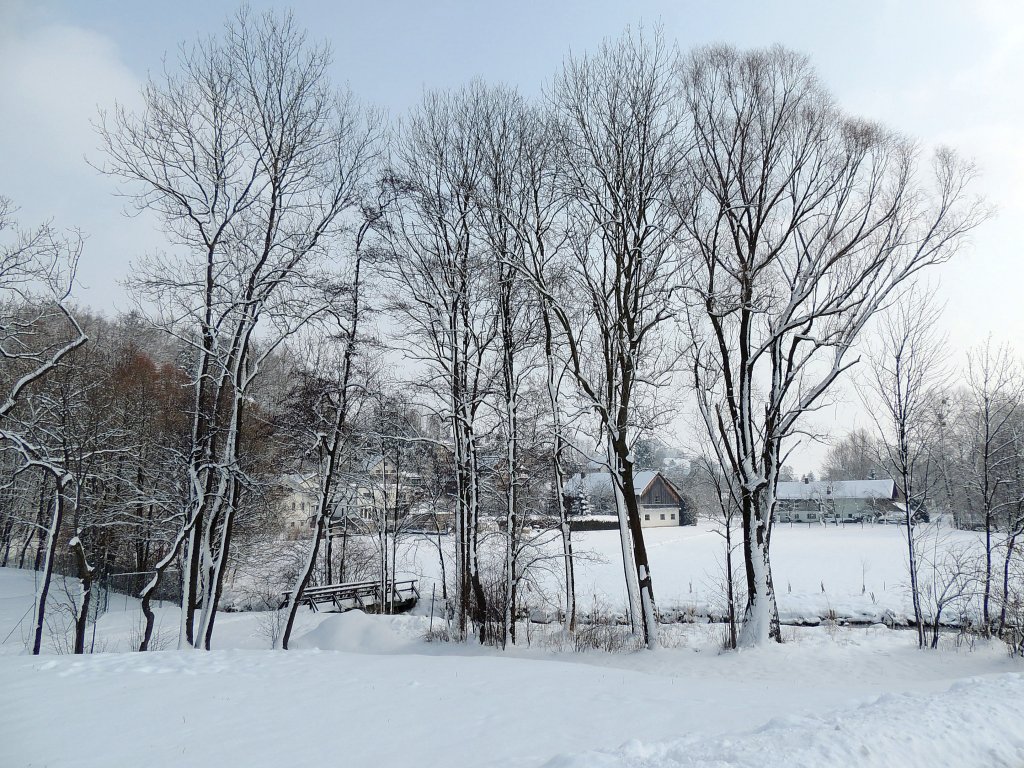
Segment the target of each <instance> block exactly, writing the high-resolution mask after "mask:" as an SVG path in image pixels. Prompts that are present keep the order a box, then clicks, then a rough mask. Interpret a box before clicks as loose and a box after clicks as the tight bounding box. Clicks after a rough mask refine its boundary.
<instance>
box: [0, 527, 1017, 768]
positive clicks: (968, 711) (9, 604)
mask: <svg viewBox="0 0 1024 768" xmlns="http://www.w3.org/2000/svg"><path fill="white" fill-rule="evenodd" d="M656 533H657V532H656ZM665 533H666V534H669V533H676V534H677V535H681V534H680V533H678V532H674V531H666V532H665ZM685 533H686V534H687V535H686V536H684V539H685V540H687V541H690V540H693V539H696V538H697V537H699V535H700V534H699V532H694V531H692V530H690V531H686V532H685ZM879 535H883V536H884V535H886V534H882V533H881V532H879ZM656 538H657V537H656V536H655V537H652V539H656ZM784 541H785V539H783V538H782V537H779V539H778V542H779V544H780V552H785V551H786V549H785V544H784V543H783V542H784ZM791 541H792V540H791ZM655 551H658V549H657V548H656V549H655ZM819 556H820V557H824V555H815V557H819ZM655 562H656V563H657V562H658V560H655ZM602 567H603V566H602ZM608 567H611V566H610V565H609V566H608ZM780 567H782V566H781V564H780ZM680 568H681V570H680V573H684V574H685V573H686V569H685V568H683V567H682V566H680ZM664 570H666V571H667V570H668V565H667V563H666V564H665V568H664ZM783 572H784V571H783ZM854 575H856V574H854ZM665 576H666V577H667V576H668V574H667V573H666V574H665ZM595 578H598V579H599V578H600V576H599V574H598V573H595ZM783 578H786V577H783ZM856 580H857V581H858V584H859V575H857V579H856ZM795 589H796V585H794V590H795ZM32 592H33V574H32V573H31V572H25V571H15V570H11V569H0V639H3V638H5V637H7V640H6V641H5V642H4V644H3V645H2V646H0V690H2V691H3V694H4V695H3V696H2V697H0V766H4V768H15V767H18V766H51V767H53V768H56V767H58V766H97V767H98V766H103V767H104V768H110V767H115V768H119V767H120V766H125V767H129V766H132V767H134V766H152V767H160V768H162V767H164V766H167V767H170V766H181V765H198V766H244V767H245V768H259V767H261V766H267V767H268V768H269V767H271V766H273V767H274V768H281V766H321V765H341V766H374V767H378V766H379V767H380V768H390V767H394V768H406V767H409V766H417V767H418V766H434V765H437V766H442V765H443V766H451V767H453V768H461V767H462V766H466V767H469V766H473V767H475V766H559V767H562V768H583V767H585V766H586V767H589V766H620V767H622V768H625V767H627V766H628V767H629V768H640V767H641V766H647V767H651V768H653V767H654V766H735V767H736V768H740V767H744V766H757V767H758V768H769V767H770V766H808V767H810V766H929V767H931V766H946V765H956V766H978V767H979V768H980V767H981V766H1006V767H1010V766H1016V767H1019V766H1022V765H1024V725H1022V724H1021V719H1020V714H1019V713H1020V711H1021V708H1022V707H1024V677H1022V676H1021V672H1024V667H1022V666H1021V664H1020V663H1019V661H1014V660H1011V659H1009V658H1008V657H1007V656H1006V653H1005V651H1004V650H1003V649H1002V647H1001V646H1000V645H998V644H981V643H979V644H977V645H976V646H975V647H974V648H973V650H971V649H968V648H967V647H966V646H963V645H958V644H957V643H955V642H954V640H953V635H950V636H949V637H948V639H947V640H946V642H944V643H943V647H942V648H940V650H938V651H936V652H921V651H918V650H916V649H915V648H914V647H913V642H914V637H913V633H911V632H905V631H898V630H890V629H885V628H882V627H871V628H835V627H831V628H825V627H813V628H797V627H792V628H787V629H786V631H785V633H786V638H787V643H786V644H785V645H783V646H776V647H770V648H765V649H761V650H756V651H744V652H741V653H721V652H720V651H719V645H720V627H716V626H709V625H706V624H688V625H674V626H672V627H669V628H667V633H668V635H669V636H668V638H667V639H668V640H669V644H670V645H671V646H672V647H668V648H664V649H662V650H659V651H657V652H654V653H651V652H637V653H620V654H609V653H604V652H599V651H591V652H587V653H572V652H568V651H559V650H555V649H554V645H553V644H551V643H544V642H543V641H542V640H541V638H540V637H539V636H538V635H536V634H535V635H534V637H533V642H532V644H531V647H530V648H519V649H516V650H514V651H511V652H506V653H502V652H499V651H495V650H491V649H481V648H477V647H472V646H469V647H467V646H457V645H448V644H438V643H428V642H426V641H425V640H424V639H423V637H424V634H425V632H426V629H427V625H428V623H429V621H430V620H429V618H428V617H425V616H421V615H416V616H396V617H380V616H366V615H363V614H361V613H358V612H353V613H348V614H344V615H337V614H316V615H314V614H310V613H308V612H303V614H301V626H300V627H299V628H298V630H297V633H296V636H295V639H294V640H293V648H294V650H291V651H287V652H273V651H268V650H263V649H265V648H267V646H268V643H269V639H268V638H269V636H268V629H267V627H268V617H269V614H265V613H235V614H227V613H225V614H222V615H221V616H220V618H219V619H218V623H217V629H216V632H215V641H216V642H215V646H216V647H217V649H218V650H215V651H212V652H209V653H205V652H199V651H182V652H178V651H171V650H165V651H161V652H156V653H148V654H137V653H123V652H122V653H117V652H111V651H116V650H123V649H126V648H128V647H130V645H131V643H132V642H134V639H135V633H136V632H137V629H136V628H137V619H138V614H137V611H136V604H135V602H134V601H133V600H131V599H128V598H125V599H124V603H123V608H124V610H120V611H117V610H113V609H112V610H111V611H110V612H108V613H107V614H105V615H104V616H103V617H102V618H101V620H100V622H99V627H98V631H97V638H98V639H97V647H98V648H102V649H104V650H106V651H108V652H106V653H97V654H95V655H91V656H84V657H82V656H79V657H74V656H68V655H56V654H52V653H51V654H49V655H46V656H43V657H35V658H34V657H31V656H26V655H24V654H23V652H22V637H21V634H22V632H21V631H20V630H19V629H18V628H17V624H18V622H19V621H20V617H21V616H22V615H23V614H24V612H25V611H26V609H27V608H28V607H29V606H30V604H31V596H32ZM794 594H795V592H794ZM112 606H113V603H112ZM160 615H161V623H162V625H163V627H164V628H165V632H164V634H163V639H164V641H165V642H170V632H168V631H166V628H167V627H173V626H174V625H175V622H176V611H175V610H174V609H172V608H170V607H166V608H164V609H163V610H162V611H161V614H160ZM8 635H10V636H9V637H8ZM54 724H58V725H57V726H56V727H55V726H54Z"/></svg>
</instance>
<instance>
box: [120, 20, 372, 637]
mask: <svg viewBox="0 0 1024 768" xmlns="http://www.w3.org/2000/svg"><path fill="white" fill-rule="evenodd" d="M329 62H330V56H329V53H328V50H327V48H326V46H323V45H319V46H317V45H311V44H310V43H308V42H307V39H306V35H305V33H304V32H302V31H301V30H299V29H298V28H297V27H296V25H295V22H294V20H293V19H292V17H291V16H290V15H287V14H286V15H283V16H276V15H274V14H272V13H267V14H264V15H262V16H258V17H254V16H252V15H251V14H250V13H249V12H248V11H247V10H246V9H243V10H242V11H240V12H239V13H238V14H236V16H235V17H234V18H233V19H231V20H229V21H228V23H227V25H226V27H225V30H224V34H223V37H222V38H221V39H209V40H205V41H203V42H200V43H197V44H196V45H194V46H192V47H191V48H188V47H185V48H183V49H182V51H181V54H180V56H179V61H178V68H177V70H174V71H169V72H167V73H166V74H165V75H164V77H163V78H162V79H161V80H160V81H155V80H151V81H150V82H149V83H148V84H147V85H146V86H145V88H144V90H143V99H144V102H145V110H144V111H143V112H142V113H141V114H139V115H133V114H130V113H129V112H127V111H126V110H125V109H123V108H120V107H119V108H118V109H117V110H116V111H115V112H114V113H113V114H112V115H103V116H102V121H101V126H100V133H101V137H102V139H103V142H104V145H105V149H106V154H107V159H108V163H107V165H106V167H105V168H104V170H105V171H106V172H107V173H109V174H111V175H113V176H114V177H116V178H119V179H121V180H123V181H125V182H126V183H127V184H128V185H129V188H130V190H131V192H130V193H131V195H132V199H133V201H134V203H135V204H136V206H137V207H138V208H140V209H151V210H154V211H156V212H157V213H158V214H159V215H160V216H161V217H162V218H163V220H164V222H165V228H166V231H167V232H168V234H169V237H170V241H171V244H172V246H173V247H174V251H173V252H172V255H170V256H159V257H153V258H150V259H149V260H148V261H147V262H145V263H143V264H141V265H138V267H137V269H136V277H135V286H136V289H137V291H138V292H139V294H140V296H141V297H142V298H143V299H144V300H147V301H148V302H150V303H151V304H152V305H154V306H156V307H157V308H158V311H159V315H158V317H157V318H156V320H157V322H158V323H159V324H160V325H161V327H163V328H164V329H165V330H167V331H168V332H169V333H171V334H174V335H175V336H176V337H177V338H179V339H181V340H182V341H184V342H185V343H187V344H189V345H190V346H191V348H192V349H193V351H194V360H193V362H192V364H191V366H190V375H191V380H192V388H193V397H192V400H193V404H192V409H193V424H192V446H191V452H190V456H189V460H188V481H187V484H188V488H189V495H188V499H187V502H186V504H185V507H184V509H183V510H182V513H181V525H180V529H179V533H178V536H177V537H176V540H175V541H174V542H173V544H172V546H171V547H170V548H169V550H168V552H167V553H166V555H165V556H164V558H163V559H162V560H161V561H160V562H159V563H158V564H157V576H156V577H155V578H154V579H153V581H152V582H151V583H150V584H149V585H148V586H147V588H146V589H145V590H144V592H143V598H144V600H145V599H146V598H148V597H149V595H150V594H151V593H152V591H153V590H154V589H155V588H156V585H157V584H158V582H159V579H160V575H161V574H162V573H163V571H164V570H165V569H166V568H167V567H168V566H169V565H170V563H171V562H173V561H174V560H175V558H177V557H178V554H179V552H180V551H181V549H182V547H184V548H185V550H186V553H187V554H186V556H185V558H184V564H185V578H184V584H185V595H184V597H183V604H182V617H181V626H180V631H179V645H185V644H192V645H195V646H197V647H199V646H203V647H207V648H208V647H209V644H210V636H211V633H212V631H213V625H214V619H215V617H216V608H217V603H218V599H219V596H220V592H221V589H222V586H223V579H224V571H225V564H226V562H227V554H228V551H229V546H230V541H231V530H232V524H233V521H234V518H235V512H236V510H237V507H238V504H239V503H240V500H241V496H242V494H243V493H244V487H245V484H246V483H245V478H244V477H243V476H242V473H241V472H240V471H239V449H240V438H241V425H242V422H243V416H244V411H245V409H246V403H247V391H248V389H249V388H250V386H251V385H252V382H253V381H254V379H255V378H256V377H257V376H258V375H259V373H260V367H261V363H262V362H264V361H265V360H266V358H267V356H268V355H270V354H272V353H273V352H274V350H276V349H277V348H278V347H279V345H280V344H281V343H282V342H283V341H284V340H285V339H287V338H288V337H289V336H290V335H291V334H293V333H294V332H295V331H296V330H297V329H299V328H301V327H302V325H303V324H304V323H305V321H306V320H307V318H309V317H310V316H313V315H315V314H317V313H319V312H321V311H323V310H324V309H325V308H326V307H328V306H330V305H331V303H332V302H333V301H334V300H335V299H336V296H334V295H332V291H331V289H332V286H333V285H334V284H333V282H332V281H331V280H330V277H329V273H328V272H326V268H325V263H324V262H325V259H326V258H327V256H328V253H329V248H330V244H331V241H332V238H333V237H334V235H335V234H336V232H337V231H338V230H339V228H340V227H341V225H342V223H343V220H344V219H343V215H344V213H345V212H346V211H348V210H351V209H352V208H353V206H354V205H355V204H356V203H357V202H358V201H359V199H360V194H361V187H362V185H363V184H364V182H365V180H366V178H367V175H368V173H369V172H370V171H371V170H372V167H373V163H374V161H375V159H376V157H377V154H378V151H379V150H378V144H377V138H378V133H379V131H378V127H377V126H378V120H377V118H376V116H375V115H374V114H373V113H369V112H367V111H365V110H363V109H361V108H360V107H359V106H358V105H357V104H356V102H355V100H354V99H353V98H352V97H351V95H348V94H340V95H339V94H338V93H337V92H336V91H334V90H333V89H332V87H331V84H330V82H329V80H328V76H327V67H328V64H329ZM257 337H259V341H260V343H259V344H258V345H257V344H254V339H256V338H257ZM200 607H201V610H200V612H199V615H198V618H197V616H196V613H197V609H198V608H200ZM148 624H149V625H150V628H151V625H152V621H149V622H148ZM148 634H149V633H148V632H147V635H148Z"/></svg>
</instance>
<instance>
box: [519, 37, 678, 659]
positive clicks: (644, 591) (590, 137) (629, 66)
mask: <svg viewBox="0 0 1024 768" xmlns="http://www.w3.org/2000/svg"><path fill="white" fill-rule="evenodd" d="M674 62H675V54H674V50H673V49H672V48H671V47H670V46H669V45H668V44H667V43H666V42H665V41H664V39H663V38H662V37H661V35H660V33H657V32H656V33H654V34H653V35H650V36H645V35H644V34H642V33H638V32H633V31H627V32H626V33H625V34H624V35H623V36H622V37H621V38H619V39H617V40H608V41H605V42H604V43H603V44H602V45H601V48H600V50H599V51H598V53H597V54H595V55H593V56H581V57H578V58H576V57H570V58H569V59H568V60H567V61H566V62H565V64H564V66H563V70H562V72H561V74H560V75H559V76H558V78H556V81H555V84H554V87H553V89H552V92H551V97H550V98H551V104H552V109H553V110H554V113H555V118H556V120H557V126H558V128H557V130H558V142H559V149H560V153H559V156H558V159H557V162H558V163H559V164H560V165H561V166H562V171H563V173H562V176H561V177H560V181H559V183H560V185H561V187H562V191H563V194H564V195H565V196H566V198H567V200H568V201H569V205H568V208H567V211H566V217H567V219H568V221H569V224H568V230H569V232H570V234H571V238H572V240H571V244H570V247H569V249H568V250H569V254H570V255H569V257H568V258H567V259H566V264H565V271H564V273H563V274H562V275H561V276H560V277H561V280H562V281H563V290H562V291H561V292H560V293H556V292H555V291H554V290H553V289H552V277H551V276H550V275H548V276H546V277H545V279H544V282H539V285H540V288H541V291H542V295H543V297H544V300H545V301H546V305H547V310H548V314H549V316H550V317H552V318H554V320H555V322H556V323H557V325H558V327H559V331H560V334H559V335H560V336H561V341H562V344H563V345H564V349H563V350H561V356H562V357H563V359H565V361H566V363H567V368H568V371H569V372H570V374H571V377H572V380H573V382H574V384H575V385H576V388H577V390H578V391H579V393H580V396H581V398H582V401H583V403H584V404H585V407H586V408H588V409H589V410H591V411H592V413H593V415H594V417H595V419H596V421H597V423H598V425H599V430H600V435H601V442H602V443H603V444H604V454H605V463H606V465H607V468H608V471H609V473H610V474H611V476H612V481H613V486H614V489H615V497H616V509H617V511H618V515H619V533H620V540H621V546H622V557H623V566H624V569H625V576H626V585H627V595H628V597H629V609H630V620H631V623H632V628H633V631H634V633H635V634H636V635H637V637H639V638H640V639H641V640H642V642H643V643H645V644H646V645H647V646H648V647H650V648H654V647H656V646H657V643H658V632H657V612H656V607H655V601H654V588H653V581H652V577H651V570H650V563H649V560H648V557H647V549H646V546H645V544H644V535H643V529H642V527H641V522H640V513H639V509H638V505H637V500H636V489H635V487H634V483H633V464H634V461H633V459H634V457H633V448H634V443H635V441H636V439H637V438H638V436H639V435H640V434H643V433H644V432H646V431H648V430H649V429H650V428H651V427H652V425H653V424H654V423H656V422H657V421H658V418H659V414H658V408H657V405H656V399H657V395H658V391H659V389H660V388H662V387H664V386H665V385H666V384H667V383H668V381H669V380H670V377H671V371H672V368H673V365H674V362H675V357H674V355H673V353H672V350H673V345H672V344H671V343H669V342H668V340H667V338H666V333H667V327H668V321H669V320H670V319H671V318H672V316H673V312H674V310H675V308H676V307H675V296H676V291H677V287H678V285H677V278H678V268H679V258H678V254H679V251H678V249H677V247H676V235H677V234H678V232H679V216H678V213H677V204H676V203H677V198H678V196H679V180H680V177H681V174H680V168H681V159H682V154H683V151H684V149H683V143H682V136H681V135H680V130H679V129H680V121H679V113H678V110H677V102H676V100H675V91H674V84H673V82H672V68H673V66H674ZM566 296H569V297H572V298H573V300H572V303H569V302H568V301H564V300H560V297H566Z"/></svg>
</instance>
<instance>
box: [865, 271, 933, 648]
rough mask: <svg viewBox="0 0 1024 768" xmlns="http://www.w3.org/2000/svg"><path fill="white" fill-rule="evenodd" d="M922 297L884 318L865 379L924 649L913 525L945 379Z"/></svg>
mask: <svg viewBox="0 0 1024 768" xmlns="http://www.w3.org/2000/svg"><path fill="white" fill-rule="evenodd" d="M924 291H926V289H924V288H921V287H919V286H914V287H913V288H912V289H911V290H910V291H907V292H906V293H905V294H904V295H902V296H900V297H899V302H898V303H897V304H896V306H894V307H893V308H892V309H891V310H889V314H887V315H886V316H885V317H883V318H882V324H881V330H880V337H881V338H880V342H879V345H878V348H877V349H876V350H875V351H874V353H873V354H872V360H871V362H872V371H871V373H870V374H869V377H870V378H869V388H870V391H871V392H872V394H873V397H871V399H870V401H868V402H866V405H867V406H868V408H869V410H870V411H871V412H872V413H873V414H874V418H875V422H876V424H877V427H878V432H879V436H880V438H881V446H880V448H881V456H880V459H881V460H882V461H884V463H885V464H886V465H888V466H890V467H892V468H893V470H894V474H895V477H894V480H895V481H896V487H897V489H898V491H899V495H900V498H901V500H902V506H903V516H904V520H903V526H904V533H905V536H906V540H907V568H908V571H909V574H910V596H911V600H912V602H913V606H914V622H915V624H916V626H917V639H918V646H919V647H921V648H924V647H926V646H925V644H926V638H925V626H924V624H925V620H924V613H923V611H922V607H921V584H920V580H919V577H918V570H919V566H920V554H919V553H918V552H917V547H916V537H915V532H914V524H915V515H916V513H917V512H918V511H919V510H921V509H922V508H923V506H924V502H925V499H926V498H927V495H928V491H929V483H930V481H931V480H932V479H933V478H932V477H930V469H931V466H930V462H929V459H930V453H929V447H930V446H929V444H930V442H931V434H930V432H931V427H932V424H931V422H930V421H929V419H928V407H929V401H930V399H931V397H932V395H933V393H934V391H935V390H936V389H937V388H938V387H940V386H942V384H943V383H944V380H945V377H946V376H947V375H948V372H947V371H946V370H945V369H944V367H943V361H944V359H945V357H946V352H945V349H944V347H943V345H944V342H945V339H944V338H942V337H941V336H940V335H939V334H938V332H937V330H936V321H937V320H938V317H939V315H940V309H938V308H937V307H936V306H935V305H934V304H932V303H930V302H929V300H928V299H927V293H925V292H924Z"/></svg>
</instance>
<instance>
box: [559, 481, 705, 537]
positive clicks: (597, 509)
mask: <svg viewBox="0 0 1024 768" xmlns="http://www.w3.org/2000/svg"><path fill="white" fill-rule="evenodd" d="M633 487H634V489H635V491H636V497H637V502H638V504H639V507H640V523H641V525H642V526H643V527H644V528H661V527H668V526H673V525H686V524H688V523H689V522H690V521H689V520H688V519H687V518H686V515H685V508H684V505H683V497H682V495H681V494H680V493H679V491H678V490H677V489H676V487H675V486H674V485H673V484H672V483H671V482H670V481H669V480H668V478H666V477H665V476H664V475H663V474H661V472H657V471H655V470H643V471H641V472H636V473H634V475H633ZM613 490H614V489H613V486H612V477H611V475H610V474H609V473H608V472H607V471H599V472H580V473H578V474H575V475H573V476H572V477H570V478H568V479H567V480H566V482H565V495H566V504H567V507H568V509H569V511H570V515H571V516H573V517H576V518H591V519H595V518H609V519H610V520H615V519H617V512H616V510H615V495H614V493H613Z"/></svg>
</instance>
